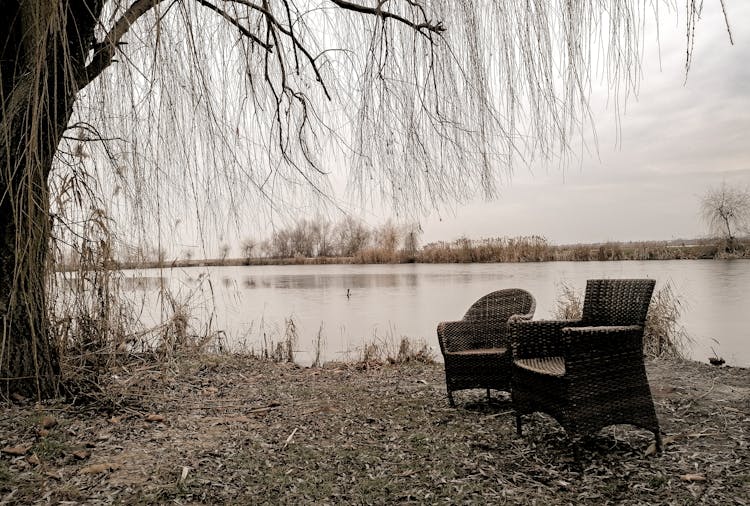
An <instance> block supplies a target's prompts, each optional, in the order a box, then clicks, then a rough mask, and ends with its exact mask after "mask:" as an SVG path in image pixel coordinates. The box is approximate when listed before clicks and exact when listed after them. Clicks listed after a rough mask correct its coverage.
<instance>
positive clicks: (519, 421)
mask: <svg viewBox="0 0 750 506" xmlns="http://www.w3.org/2000/svg"><path fill="white" fill-rule="evenodd" d="M516 432H517V433H518V435H519V436H523V432H522V431H521V415H520V414H518V413H516Z"/></svg>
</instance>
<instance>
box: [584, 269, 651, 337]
mask: <svg viewBox="0 0 750 506" xmlns="http://www.w3.org/2000/svg"><path fill="white" fill-rule="evenodd" d="M655 284H656V281H654V280H653V279H589V280H588V281H587V282H586V297H585V298H584V300H583V317H582V320H583V323H584V324H585V325H607V326H609V325H644V324H645V323H646V314H647V313H648V306H649V304H650V303H651V294H652V293H653V291H654V285H655Z"/></svg>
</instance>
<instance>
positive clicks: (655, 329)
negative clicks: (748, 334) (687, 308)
mask: <svg viewBox="0 0 750 506" xmlns="http://www.w3.org/2000/svg"><path fill="white" fill-rule="evenodd" d="M683 307H684V305H683V302H682V299H681V298H680V297H679V295H678V294H677V293H675V291H674V289H673V288H672V285H671V284H670V283H666V284H665V285H664V286H662V287H661V288H659V289H657V290H656V291H655V292H654V294H653V296H652V298H651V305H650V306H649V310H648V315H647V316H646V326H645V329H644V332H643V352H644V353H645V354H646V356H649V357H653V358H685V353H686V351H687V349H686V348H687V347H688V345H689V344H690V337H689V336H688V334H687V332H686V331H685V328H684V327H683V326H682V325H681V324H680V316H681V315H682V311H683ZM582 312H583V296H582V295H581V293H579V292H577V291H576V290H575V289H574V288H573V287H572V286H570V285H569V284H567V283H565V282H563V283H561V284H560V293H559V294H558V296H557V300H556V306H555V312H554V317H555V318H559V319H561V320H575V319H578V318H580V317H581V315H582Z"/></svg>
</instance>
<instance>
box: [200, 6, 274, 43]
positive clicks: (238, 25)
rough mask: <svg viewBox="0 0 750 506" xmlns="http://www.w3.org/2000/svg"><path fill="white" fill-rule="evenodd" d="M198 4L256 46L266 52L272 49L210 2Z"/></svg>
mask: <svg viewBox="0 0 750 506" xmlns="http://www.w3.org/2000/svg"><path fill="white" fill-rule="evenodd" d="M197 1H198V3H199V4H201V5H202V6H204V7H207V8H208V9H211V10H212V11H214V12H216V13H217V14H219V15H220V16H221V17H222V18H224V19H225V20H226V21H227V22H228V23H230V24H231V25H234V26H236V27H237V29H238V30H239V31H240V33H241V34H242V35H244V36H245V37H247V38H248V39H250V40H252V41H253V42H255V43H256V44H258V45H259V46H260V47H262V48H263V49H265V50H266V51H271V50H272V49H273V46H272V45H270V44H266V43H265V42H263V41H262V40H260V38H258V37H256V36H255V34H254V33H252V32H251V31H250V30H248V29H247V28H246V27H244V26H242V24H241V23H240V22H239V20H238V19H237V18H234V17H232V15H231V14H229V13H228V12H227V11H225V10H224V9H222V8H220V7H218V6H216V5H214V4H212V3H211V2H208V1H207V0H197Z"/></svg>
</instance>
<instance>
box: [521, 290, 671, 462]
mask: <svg viewBox="0 0 750 506" xmlns="http://www.w3.org/2000/svg"><path fill="white" fill-rule="evenodd" d="M653 289H654V280H652V279H595V280H589V281H588V282H587V283H586V296H585V299H584V303H583V316H582V318H581V319H580V320H566V321H543V320H539V321H533V322H518V323H515V322H514V323H512V324H511V330H510V332H511V339H512V341H513V407H514V409H515V411H516V424H517V430H518V433H519V434H521V417H522V415H524V414H527V413H532V412H534V411H543V412H545V413H547V414H549V415H551V416H552V417H553V418H555V419H556V420H557V421H558V422H559V423H560V424H561V425H562V426H563V428H565V430H566V431H567V432H568V433H569V434H571V435H584V434H588V433H593V432H596V431H598V430H599V429H601V428H603V427H605V426H607V425H613V424H622V423H628V424H632V425H636V426H639V427H642V428H644V429H647V430H649V431H651V432H653V433H654V436H655V437H656V448H657V450H661V436H660V432H659V421H658V419H657V418H656V411H655V409H654V403H653V399H652V397H651V391H650V389H649V384H648V379H647V378H646V370H645V367H644V363H643V330H644V325H645V322H646V314H647V312H648V307H649V302H650V301H651V293H652V292H653Z"/></svg>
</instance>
